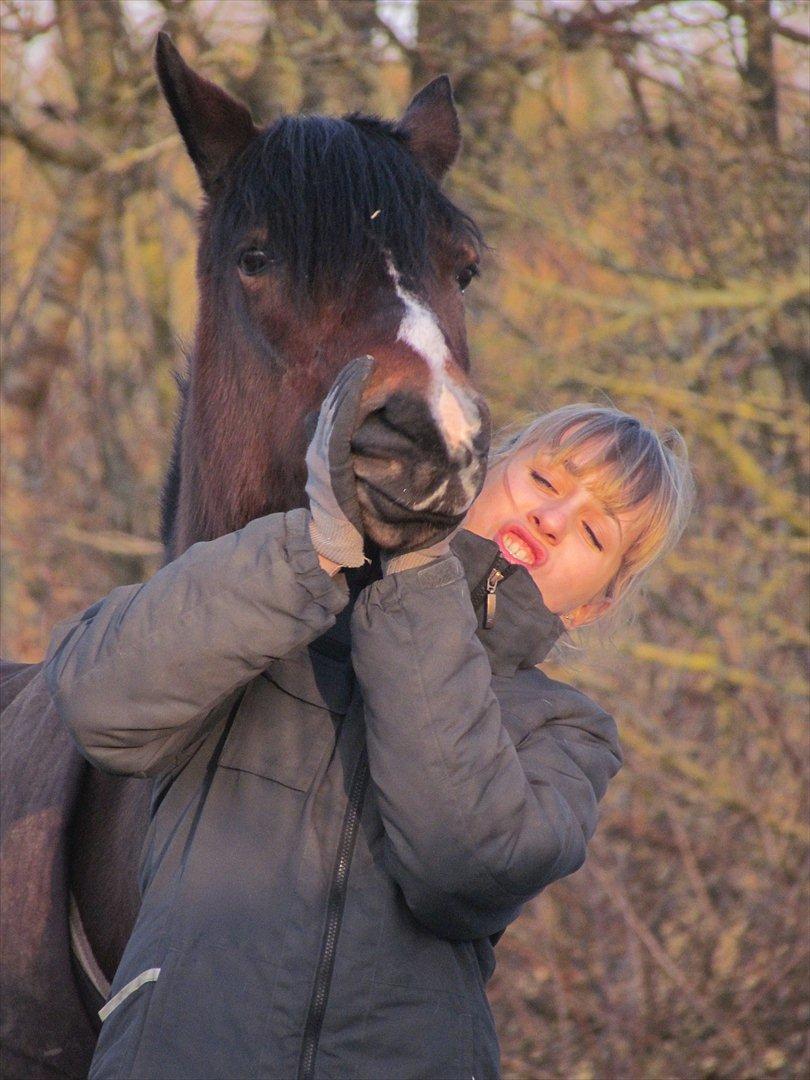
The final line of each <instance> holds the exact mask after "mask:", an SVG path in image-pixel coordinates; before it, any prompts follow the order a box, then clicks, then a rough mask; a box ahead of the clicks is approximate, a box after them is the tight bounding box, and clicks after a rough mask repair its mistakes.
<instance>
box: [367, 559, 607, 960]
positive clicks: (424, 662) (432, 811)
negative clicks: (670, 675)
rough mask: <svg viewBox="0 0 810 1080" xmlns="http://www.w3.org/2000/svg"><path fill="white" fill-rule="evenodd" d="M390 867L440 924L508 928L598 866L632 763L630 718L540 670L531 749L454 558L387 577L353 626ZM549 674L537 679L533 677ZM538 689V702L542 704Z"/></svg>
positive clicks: (442, 930)
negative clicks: (623, 724) (614, 782)
mask: <svg viewBox="0 0 810 1080" xmlns="http://www.w3.org/2000/svg"><path fill="white" fill-rule="evenodd" d="M352 653H353V659H354V665H355V670H356V672H357V676H358V679H359V682H360V685H361V688H362V692H363V698H364V707H365V718H366V738H367V745H368V756H369V768H370V773H371V781H372V784H373V786H374V788H375V791H376V795H377V800H378V805H379V809H380V814H381V816H382V820H383V826H384V830H385V837H384V844H385V848H384V851H385V863H386V867H387V869H388V871H389V872H390V874H391V875H392V877H393V878H394V879H395V880H396V882H397V883H398V885H399V886H400V888H401V889H402V892H403V895H404V897H405V901H406V903H407V904H408V906H409V908H410V910H411V911H412V913H413V914H414V916H415V917H416V918H417V919H418V920H419V921H420V922H421V923H422V924H423V925H425V926H427V927H428V928H429V929H431V930H432V931H433V932H434V933H436V934H439V935H441V936H443V937H447V938H453V939H474V938H481V937H487V936H490V935H494V934H497V933H499V932H500V931H502V930H503V929H504V927H505V926H507V925H508V924H509V923H510V922H511V921H512V920H513V919H514V918H515V916H516V915H517V913H518V911H519V910H520V907H521V905H522V904H524V903H525V902H526V901H527V900H528V899H530V898H531V897H532V896H534V895H536V894H537V893H538V892H539V891H540V890H541V889H543V888H544V887H545V886H546V885H548V884H549V883H550V882H552V881H555V880H556V879H558V878H561V877H564V876H565V875H567V874H571V873H573V872H574V871H575V870H577V869H578V868H579V867H580V866H581V865H582V863H583V861H584V859H585V849H586V844H587V841H588V840H589V839H590V837H591V835H592V834H593V832H594V829H595V828H596V820H597V807H596V804H597V801H598V799H600V798H601V797H602V795H603V794H604V791H605V788H606V786H607V783H608V780H609V779H610V778H611V777H612V776H613V775H614V774H615V773H616V772H617V771H618V769H619V767H620V765H621V751H620V749H619V744H618V737H617V732H616V726H615V724H614V722H613V720H612V718H611V717H610V716H608V714H607V713H605V712H603V711H602V710H601V709H599V708H598V706H596V705H595V704H594V703H593V702H591V701H590V700H589V699H588V698H586V697H585V696H584V695H582V694H579V693H577V692H576V691H574V690H572V689H571V688H570V687H566V686H564V685H563V684H561V683H554V682H552V680H550V679H546V677H545V676H543V675H542V674H541V673H539V672H535V671H533V670H532V671H527V672H519V673H518V675H517V676H515V677H516V678H522V677H524V676H526V677H528V678H531V679H533V680H534V684H536V686H537V694H536V696H535V695H532V694H531V693H530V694H528V695H522V697H525V699H526V702H527V707H528V708H529V709H530V711H531V714H532V715H531V716H530V717H529V722H527V717H526V716H523V717H519V718H516V719H517V720H518V722H519V726H520V728H521V729H522V730H524V731H525V732H526V733H525V735H523V736H522V737H520V738H519V739H518V742H517V745H516V743H515V741H513V738H512V736H511V735H510V733H509V731H508V730H507V726H506V725H505V723H504V718H503V717H502V715H501V708H500V705H499V703H498V700H497V699H496V697H495V694H494V693H493V690H492V687H491V682H492V673H491V669H490V664H489V659H488V657H487V655H486V652H485V650H484V648H483V646H482V645H481V643H480V642H479V640H478V638H477V637H476V618H475V615H474V613H473V610H472V606H471V604H470V599H469V593H468V591H467V584H466V581H465V579H464V576H463V571H462V569H461V566H460V564H459V563H458V561H457V560H456V558H455V557H454V556H450V557H448V558H447V559H442V560H440V561H437V562H435V563H433V564H432V565H431V566H428V567H425V568H423V569H421V570H416V569H414V570H409V571H404V572H402V573H400V574H394V575H391V576H390V577H388V578H384V579H383V580H382V581H380V582H375V583H374V584H373V585H372V586H370V587H369V588H367V589H366V590H365V591H364V593H363V594H361V596H360V598H359V601H358V604H357V605H356V607H355V611H354V613H353V619H352ZM535 677H536V679H535ZM535 698H536V699H535Z"/></svg>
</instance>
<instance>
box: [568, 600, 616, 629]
mask: <svg viewBox="0 0 810 1080" xmlns="http://www.w3.org/2000/svg"><path fill="white" fill-rule="evenodd" d="M614 603H615V600H614V598H613V597H612V596H603V597H602V598H601V599H599V600H589V601H588V603H587V604H581V605H580V606H579V607H578V608H574V610H573V611H569V612H567V613H566V614H565V615H563V616H562V621H563V623H564V624H565V628H566V629H567V630H576V629H578V628H579V627H580V626H589V625H590V624H591V623H595V622H596V620H597V619H601V617H602V616H603V615H604V614H605V612H606V611H607V610H608V609H609V608H611V607H612V606H613V604H614Z"/></svg>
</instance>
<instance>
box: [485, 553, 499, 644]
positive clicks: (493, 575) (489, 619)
mask: <svg viewBox="0 0 810 1080" xmlns="http://www.w3.org/2000/svg"><path fill="white" fill-rule="evenodd" d="M503 577H504V575H503V571H502V570H499V569H498V568H497V566H496V567H494V568H493V569H492V570H491V571H490V575H489V577H488V578H487V595H486V603H485V605H484V629H485V630H490V629H491V628H492V625H493V623H494V622H495V605H496V599H495V590H496V589H497V588H498V585H499V584H500V582H501V581H503Z"/></svg>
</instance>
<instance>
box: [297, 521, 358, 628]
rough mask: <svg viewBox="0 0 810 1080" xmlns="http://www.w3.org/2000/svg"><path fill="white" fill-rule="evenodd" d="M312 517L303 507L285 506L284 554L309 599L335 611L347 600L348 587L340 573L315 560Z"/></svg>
mask: <svg viewBox="0 0 810 1080" xmlns="http://www.w3.org/2000/svg"><path fill="white" fill-rule="evenodd" d="M311 521H312V515H311V514H310V512H309V510H306V509H304V508H303V507H297V508H296V509H295V510H288V511H287V513H286V514H285V515H284V525H285V528H286V532H287V537H286V543H285V547H286V551H287V558H288V559H289V563H290V567H291V568H292V571H293V573H294V574H295V576H296V579H297V580H298V582H299V583H300V584H301V585H303V587H304V588H305V589H306V590H307V592H308V593H309V594H310V596H311V597H312V599H313V600H314V601H315V602H316V603H317V604H320V606H321V607H323V608H324V609H325V610H326V611H328V612H330V613H331V614H332V615H337V614H338V612H340V611H342V610H343V608H344V607H345V606H346V604H348V602H349V587H348V585H347V584H346V579H345V577H344V576H343V574H336V575H335V577H332V576H331V575H330V574H327V572H326V571H325V570H324V568H323V567H322V566H321V564H320V562H319V561H318V552H317V551H316V550H315V548H314V547H313V545H312V537H311V536H310V531H309V526H310V522H311Z"/></svg>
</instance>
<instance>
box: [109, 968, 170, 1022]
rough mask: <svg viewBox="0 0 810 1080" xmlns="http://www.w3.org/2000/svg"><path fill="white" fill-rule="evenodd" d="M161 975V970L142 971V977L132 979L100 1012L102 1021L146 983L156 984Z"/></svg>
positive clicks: (137, 976) (149, 969) (148, 969)
mask: <svg viewBox="0 0 810 1080" xmlns="http://www.w3.org/2000/svg"><path fill="white" fill-rule="evenodd" d="M159 974H160V968H147V970H146V971H142V972H141V973H140V975H136V976H135V978H134V979H130V980H129V982H128V983H127V985H126V986H122V987H121V989H120V990H119V991H118V993H117V994H116V995H115V997H111V998H110V1000H109V1001H108V1002H107V1004H106V1005H105V1006H104V1007H103V1008H101V1009H99V1010H98V1015H99V1016H100V1017H101V1019H102V1021H104V1020H106V1019H107V1017H108V1016H109V1015H110V1013H111V1012H112V1011H113V1010H114V1009H117V1008H118V1006H119V1005H120V1004H121V1002H122V1001H126V999H127V998H128V997H129V995H130V994H134V993H135V991H136V990H137V989H138V988H139V987H140V986H143V984H144V983H148V982H155V980H156V979H157V977H158V975H159Z"/></svg>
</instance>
